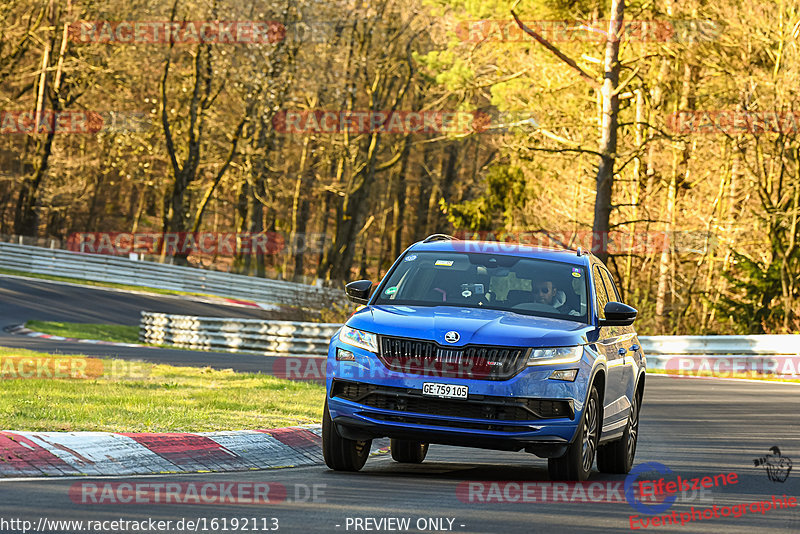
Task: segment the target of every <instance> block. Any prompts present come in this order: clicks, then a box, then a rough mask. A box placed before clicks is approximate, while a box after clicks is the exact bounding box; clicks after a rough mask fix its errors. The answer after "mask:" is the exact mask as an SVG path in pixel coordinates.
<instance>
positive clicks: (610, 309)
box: [599, 302, 639, 326]
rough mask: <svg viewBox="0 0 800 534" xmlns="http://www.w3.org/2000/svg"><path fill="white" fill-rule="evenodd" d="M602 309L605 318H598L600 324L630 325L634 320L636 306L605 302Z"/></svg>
mask: <svg viewBox="0 0 800 534" xmlns="http://www.w3.org/2000/svg"><path fill="white" fill-rule="evenodd" d="M603 311H604V312H605V314H606V318H605V319H600V321H599V324H600V326H630V325H632V324H633V321H635V320H636V314H637V313H639V312H637V311H636V308H631V307H630V306H628V305H627V304H623V303H621V302H607V303H606V306H605V308H603Z"/></svg>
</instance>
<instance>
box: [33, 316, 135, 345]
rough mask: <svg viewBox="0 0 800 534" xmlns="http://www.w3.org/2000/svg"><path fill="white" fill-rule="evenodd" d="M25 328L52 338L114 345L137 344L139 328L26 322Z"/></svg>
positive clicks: (112, 325) (114, 325)
mask: <svg viewBox="0 0 800 534" xmlns="http://www.w3.org/2000/svg"><path fill="white" fill-rule="evenodd" d="M25 326H26V327H27V328H30V329H31V330H35V331H36V332H42V333H43V334H50V335H52V336H62V337H74V338H77V339H98V340H100V341H113V342H115V343H139V327H138V326H129V325H117V324H89V323H60V322H56V321H28V322H27V323H25Z"/></svg>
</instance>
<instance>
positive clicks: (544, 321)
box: [322, 235, 646, 480]
mask: <svg viewBox="0 0 800 534" xmlns="http://www.w3.org/2000/svg"><path fill="white" fill-rule="evenodd" d="M371 289H372V283H371V282H370V281H368V280H359V281H356V282H351V283H349V284H348V285H347V287H346V293H347V296H348V298H350V300H351V301H353V302H355V303H358V304H362V305H363V307H361V308H360V309H359V310H358V311H356V312H355V313H354V314H353V315H352V316H351V317H350V318H349V319H348V321H347V322H346V323H345V324H344V326H342V328H341V329H340V330H339V331H338V332H337V333H336V335H334V337H333V338H332V339H331V342H330V348H329V352H328V361H327V369H328V371H327V375H328V377H327V395H326V402H325V408H324V414H323V425H322V440H323V455H324V458H325V463H326V464H327V465H328V467H330V468H331V469H335V470H343V471H357V470H359V469H361V467H363V465H364V463H365V462H366V460H367V456H368V455H369V452H370V446H371V443H372V439H373V438H378V437H389V438H391V454H392V458H393V459H394V460H396V461H398V462H410V463H420V462H422V461H423V460H424V458H425V455H426V453H427V450H428V444H430V443H435V444H446V445H456V446H463V447H478V448H485V449H494V450H508V451H519V450H525V451H527V452H529V453H533V454H535V455H537V456H539V457H542V458H547V459H548V470H549V473H550V477H551V478H553V479H557V480H586V479H587V477H588V476H589V473H590V471H591V469H592V466H593V464H594V460H595V457H596V458H597V467H598V469H599V470H600V471H601V472H604V473H627V472H628V471H630V469H631V467H632V465H633V459H634V455H635V453H636V440H637V434H638V430H639V409H640V407H641V403H642V396H643V394H644V383H645V367H646V361H645V357H644V354H643V353H642V350H641V347H640V346H639V341H638V339H637V336H636V332H635V331H634V329H633V327H632V324H633V321H634V319H635V318H636V313H637V312H636V310H635V309H633V308H631V307H630V306H627V305H625V304H623V303H621V302H620V296H619V291H618V290H617V288H616V285H615V284H614V281H613V279H612V277H611V274H610V273H609V271H608V269H606V267H605V265H603V263H602V262H601V261H599V260H598V259H597V258H596V257H595V256H593V255H592V254H591V253H588V252H582V251H581V250H580V249H578V250H577V251H572V250H556V249H543V248H539V247H530V246H524V245H509V244H506V243H497V242H484V241H460V240H455V239H453V238H451V237H449V236H443V235H434V236H430V237H429V238H427V239H425V240H424V241H422V242H419V243H415V244H414V245H412V246H411V247H409V248H408V249H407V250H406V251H405V252H404V253H403V254H402V255H401V256H400V257H399V258H398V259H397V260H396V261H395V263H394V265H392V267H391V269H390V270H389V272H388V273H387V274H386V276H385V277H384V278H383V280H382V281H381V283H380V284H379V285H378V287H377V289H376V290H375V291H374V292H371Z"/></svg>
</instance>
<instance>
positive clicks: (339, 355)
mask: <svg viewBox="0 0 800 534" xmlns="http://www.w3.org/2000/svg"><path fill="white" fill-rule="evenodd" d="M336 361H337V362H354V361H356V357H355V355H353V353H352V352H350V351H349V350H344V349H342V348H339V347H336Z"/></svg>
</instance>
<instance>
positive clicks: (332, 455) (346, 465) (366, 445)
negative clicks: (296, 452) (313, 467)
mask: <svg viewBox="0 0 800 534" xmlns="http://www.w3.org/2000/svg"><path fill="white" fill-rule="evenodd" d="M324 410H325V411H324V413H323V414H322V457H323V458H325V465H327V466H328V467H329V468H331V469H333V470H334V471H358V470H359V469H361V468H362V467H364V464H365V463H366V462H367V457H368V456H369V451H370V448H371V447H372V440H371V439H370V440H365V441H355V440H352V439H346V438H343V437H342V436H340V435H339V432H338V431H337V430H336V425H334V424H333V421H331V414H330V412H328V401H325V408H324Z"/></svg>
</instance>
